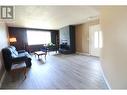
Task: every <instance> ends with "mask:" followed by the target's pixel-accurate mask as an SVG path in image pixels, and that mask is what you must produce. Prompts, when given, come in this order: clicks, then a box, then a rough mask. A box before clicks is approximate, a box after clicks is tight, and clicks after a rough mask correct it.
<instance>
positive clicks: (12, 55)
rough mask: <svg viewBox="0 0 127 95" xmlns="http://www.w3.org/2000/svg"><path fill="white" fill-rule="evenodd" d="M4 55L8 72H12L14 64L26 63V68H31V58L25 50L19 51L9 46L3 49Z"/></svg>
mask: <svg viewBox="0 0 127 95" xmlns="http://www.w3.org/2000/svg"><path fill="white" fill-rule="evenodd" d="M2 55H3V59H4V66H5V69H6V70H7V71H10V70H11V66H12V64H13V63H14V64H15V63H16V64H18V63H20V62H22V61H24V62H25V63H26V67H31V65H32V64H31V57H30V55H29V54H28V52H26V51H25V50H21V51H17V50H16V48H15V47H14V46H9V47H7V48H4V49H2Z"/></svg>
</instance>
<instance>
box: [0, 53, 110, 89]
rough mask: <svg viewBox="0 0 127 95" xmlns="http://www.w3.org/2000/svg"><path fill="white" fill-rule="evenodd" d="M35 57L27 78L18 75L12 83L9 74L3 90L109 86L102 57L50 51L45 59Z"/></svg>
mask: <svg viewBox="0 0 127 95" xmlns="http://www.w3.org/2000/svg"><path fill="white" fill-rule="evenodd" d="M42 59H43V60H38V59H37V58H35V56H33V57H32V67H31V68H30V69H29V70H28V72H27V78H26V79H25V80H24V77H23V75H22V74H18V75H17V78H16V81H15V82H12V80H11V77H10V76H9V74H6V77H5V80H4V82H3V84H2V88H1V89H108V88H107V85H106V83H105V81H104V79H103V76H102V72H101V69H100V61H99V58H96V57H90V56H83V55H77V54H71V55H60V54H55V53H54V54H50V55H48V56H47V59H46V61H45V62H44V57H43V56H42Z"/></svg>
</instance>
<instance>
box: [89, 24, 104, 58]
mask: <svg viewBox="0 0 127 95" xmlns="http://www.w3.org/2000/svg"><path fill="white" fill-rule="evenodd" d="M101 48H102V31H101V28H100V25H99V24H98V25H91V26H90V27H89V53H90V55H92V56H97V57H100V52H101Z"/></svg>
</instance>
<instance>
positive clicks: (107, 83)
mask: <svg viewBox="0 0 127 95" xmlns="http://www.w3.org/2000/svg"><path fill="white" fill-rule="evenodd" d="M100 69H101V72H102V76H103V78H104V80H105V82H106V85H107V87H108V89H109V90H111V87H110V85H109V82H108V80H107V78H106V77H105V75H104V72H103V69H102V67H101V64H100Z"/></svg>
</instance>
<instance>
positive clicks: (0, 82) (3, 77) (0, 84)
mask: <svg viewBox="0 0 127 95" xmlns="http://www.w3.org/2000/svg"><path fill="white" fill-rule="evenodd" d="M5 75H6V71H5V72H4V73H3V75H2V77H1V80H0V88H1V86H2V83H3V81H4V79H5Z"/></svg>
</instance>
